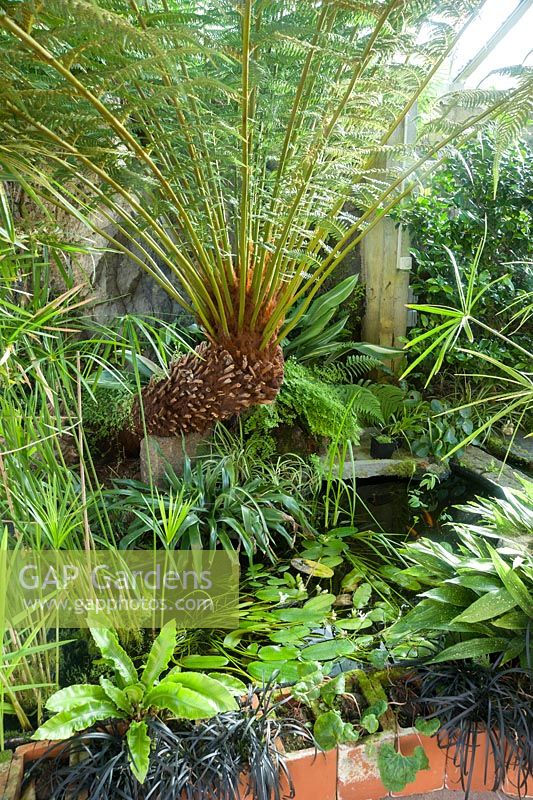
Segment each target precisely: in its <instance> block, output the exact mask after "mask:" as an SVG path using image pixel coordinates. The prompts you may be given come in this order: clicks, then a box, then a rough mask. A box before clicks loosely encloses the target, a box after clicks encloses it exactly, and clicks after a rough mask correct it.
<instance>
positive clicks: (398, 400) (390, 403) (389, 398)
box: [371, 383, 405, 424]
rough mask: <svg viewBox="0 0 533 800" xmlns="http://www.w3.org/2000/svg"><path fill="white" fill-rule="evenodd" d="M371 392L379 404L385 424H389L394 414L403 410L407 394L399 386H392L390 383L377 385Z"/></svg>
mask: <svg viewBox="0 0 533 800" xmlns="http://www.w3.org/2000/svg"><path fill="white" fill-rule="evenodd" d="M371 391H372V393H373V394H374V395H375V397H376V398H377V400H378V402H379V405H380V408H381V414H382V417H383V422H384V423H386V424H387V423H388V422H389V421H390V419H391V417H392V416H393V414H396V413H397V412H398V411H399V410H400V409H401V408H402V406H403V403H404V400H405V392H404V391H403V389H400V387H399V386H392V385H391V384H389V383H377V384H375V385H374V386H373V387H372V389H371Z"/></svg>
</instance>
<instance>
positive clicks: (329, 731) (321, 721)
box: [313, 711, 344, 750]
mask: <svg viewBox="0 0 533 800" xmlns="http://www.w3.org/2000/svg"><path fill="white" fill-rule="evenodd" d="M343 733H344V722H343V721H342V718H341V715H340V714H339V712H338V711H326V712H325V713H324V714H320V716H318V717H317V718H316V721H315V724H314V727H313V735H314V737H315V739H316V742H317V744H318V746H319V747H320V748H322V750H331V749H332V748H334V747H336V746H337V745H338V744H339V743H340V742H342V739H343Z"/></svg>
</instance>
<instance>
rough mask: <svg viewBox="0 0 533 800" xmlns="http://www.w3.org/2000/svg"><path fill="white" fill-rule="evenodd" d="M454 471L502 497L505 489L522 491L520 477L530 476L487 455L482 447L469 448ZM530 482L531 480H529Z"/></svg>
mask: <svg viewBox="0 0 533 800" xmlns="http://www.w3.org/2000/svg"><path fill="white" fill-rule="evenodd" d="M453 466H454V469H455V471H456V472H458V473H459V474H461V475H464V476H465V477H468V478H474V479H475V480H477V481H478V482H479V483H480V484H482V485H483V486H485V488H487V489H488V490H489V491H490V492H491V493H492V494H495V495H497V496H498V497H501V496H502V490H503V489H504V488H509V489H521V488H522V484H521V483H520V477H522V478H525V479H528V476H527V475H525V474H524V473H522V472H520V470H517V469H513V468H512V467H510V466H508V464H504V462H503V461H500V459H499V458H496V456H492V455H490V453H486V452H485V451H484V450H482V449H481V447H473V446H472V445H471V446H470V447H467V448H466V450H465V452H464V453H463V455H462V456H461V458H458V459H457V460H456V461H455V462H454V465H453ZM529 480H531V479H530V478H529Z"/></svg>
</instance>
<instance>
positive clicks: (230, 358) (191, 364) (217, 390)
mask: <svg viewBox="0 0 533 800" xmlns="http://www.w3.org/2000/svg"><path fill="white" fill-rule="evenodd" d="M282 381H283V354H282V351H281V348H280V347H279V346H276V347H270V348H267V349H265V350H259V349H258V347H256V346H254V343H250V342H247V341H241V342H231V343H224V344H213V343H211V342H204V343H202V344H201V345H199V346H198V347H197V348H196V350H195V351H193V352H192V353H187V354H186V355H184V356H182V357H181V358H180V359H178V360H177V361H175V362H174V363H173V364H172V366H171V368H170V373H169V375H168V377H164V378H159V379H152V380H151V381H150V383H149V384H148V386H147V387H146V388H145V389H144V390H143V392H142V404H143V408H144V415H145V422H146V429H147V431H148V433H150V434H152V435H154V436H176V435H179V434H180V433H191V432H204V431H206V430H207V429H208V428H210V427H211V425H212V424H213V423H214V422H216V421H217V420H222V419H227V418H228V417H231V416H233V415H235V414H239V413H240V412H241V411H244V410H245V409H246V408H250V407H251V406H255V405H261V404H263V403H271V402H272V401H273V400H274V399H275V398H276V395H277V393H278V391H279V389H280V387H281V384H282ZM133 414H134V425H135V429H136V432H137V433H138V434H139V435H140V436H142V435H143V425H142V417H141V409H140V404H139V402H138V401H136V403H135V405H134V409H133Z"/></svg>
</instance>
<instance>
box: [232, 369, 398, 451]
mask: <svg viewBox="0 0 533 800" xmlns="http://www.w3.org/2000/svg"><path fill="white" fill-rule="evenodd" d="M376 363H379V364H381V361H379V360H376V359H374V358H373V357H372V356H367V355H352V356H348V358H347V361H346V364H340V363H336V364H332V365H331V366H328V367H307V366H305V365H304V364H298V363H296V362H294V361H293V360H290V361H288V362H287V363H286V365H285V379H284V382H283V386H282V387H281V391H280V393H279V395H278V397H277V399H276V401H275V403H272V404H271V405H269V406H261V407H258V408H256V409H254V410H253V411H252V413H251V414H250V415H249V416H248V417H247V418H246V420H245V422H244V430H245V433H246V434H247V435H248V436H251V437H255V439H256V441H259V440H260V441H261V442H262V443H264V450H263V453H264V456H267V455H270V454H271V453H273V452H274V451H275V443H274V441H273V439H272V432H273V431H275V430H276V429H277V428H279V427H281V426H285V425H286V426H289V427H291V426H294V425H297V426H299V427H300V428H301V429H302V430H304V431H305V432H306V433H307V434H310V435H313V436H315V437H325V438H328V439H333V440H338V441H339V442H344V441H351V442H354V443H357V442H358V441H359V434H360V430H361V424H369V423H372V422H374V423H375V422H380V423H381V422H382V421H383V414H382V408H381V404H380V399H381V398H383V400H385V395H386V394H387V390H384V391H383V392H382V393H381V392H379V394H380V397H379V398H378V397H376V391H379V390H376V389H375V387H372V386H363V385H358V384H354V383H353V380H354V379H355V376H357V375H361V374H364V373H365V372H367V371H368V370H370V369H373V368H374V367H375V366H376ZM398 392H400V390H398V389H396V388H395V387H389V394H390V395H392V394H396V393H398ZM402 396H403V393H402ZM386 410H387V409H386Z"/></svg>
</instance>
